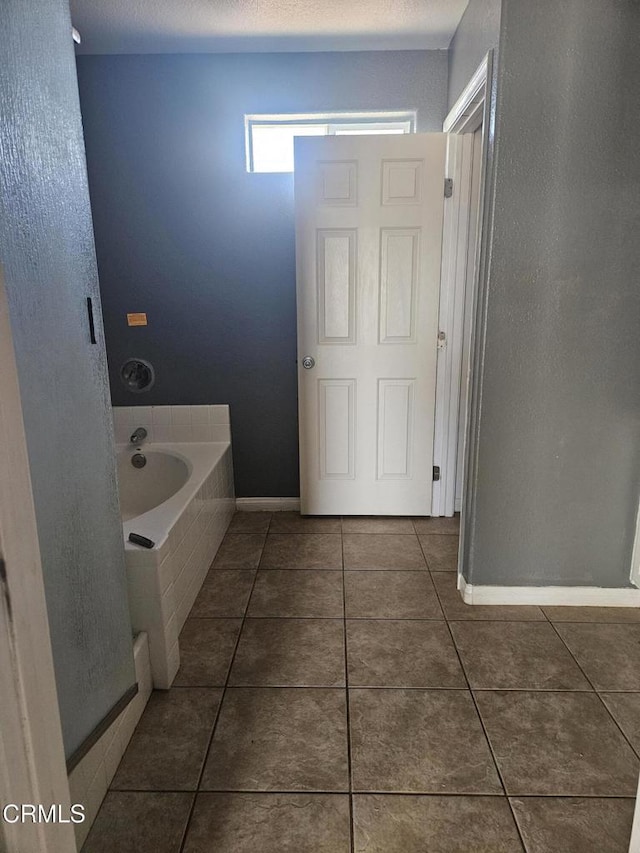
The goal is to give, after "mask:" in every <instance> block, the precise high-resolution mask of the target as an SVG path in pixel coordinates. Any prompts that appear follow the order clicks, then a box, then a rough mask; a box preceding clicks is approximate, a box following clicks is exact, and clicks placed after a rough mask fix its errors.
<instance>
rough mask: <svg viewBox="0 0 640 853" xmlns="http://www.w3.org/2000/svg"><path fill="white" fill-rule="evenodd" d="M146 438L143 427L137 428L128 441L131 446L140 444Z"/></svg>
mask: <svg viewBox="0 0 640 853" xmlns="http://www.w3.org/2000/svg"><path fill="white" fill-rule="evenodd" d="M146 437H147V431H146V429H145V428H144V427H138V428H137V429H136V430H134V432H133V433H132V435H131V438H130V439H129V441H130V442H131V444H142V442H143V441H144V440H145V438H146Z"/></svg>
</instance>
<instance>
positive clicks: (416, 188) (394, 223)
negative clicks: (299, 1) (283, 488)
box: [295, 133, 446, 515]
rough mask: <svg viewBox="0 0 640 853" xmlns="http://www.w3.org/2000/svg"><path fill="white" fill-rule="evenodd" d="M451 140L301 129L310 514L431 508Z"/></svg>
mask: <svg viewBox="0 0 640 853" xmlns="http://www.w3.org/2000/svg"><path fill="white" fill-rule="evenodd" d="M445 140H446V136H445V134H441V133H439V134H436V133H434V134H406V135H397V136H377V137H376V136H370V137H362V136H359V137H344V136H343V137H340V136H334V137H320V138H301V139H298V140H296V155H295V157H296V159H295V194H296V261H297V301H298V407H299V429H300V479H301V484H300V501H301V511H302V512H303V513H305V514H312V515H326V514H350V515H364V514H371V515H409V514H411V515H429V514H430V512H431V492H432V482H433V424H434V407H435V379H436V355H437V335H438V292H439V283H440V266H441V245H442V219H443V203H444V189H443V187H444V163H445ZM305 357H310V358H311V359H313V361H314V362H315V364H314V366H313V367H312V368H311V369H305V368H304V366H303V362H304V359H305Z"/></svg>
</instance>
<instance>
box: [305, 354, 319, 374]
mask: <svg viewBox="0 0 640 853" xmlns="http://www.w3.org/2000/svg"><path fill="white" fill-rule="evenodd" d="M302 366H303V367H304V369H305V370H311V368H312V367H315V366H316V360H315V358H312V357H311V356H310V355H305V357H304V358H303V359H302Z"/></svg>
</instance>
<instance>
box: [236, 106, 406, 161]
mask: <svg viewBox="0 0 640 853" xmlns="http://www.w3.org/2000/svg"><path fill="white" fill-rule="evenodd" d="M415 128H416V114H415V112H385V113H382V112H380V113H322V114H320V113H308V114H305V115H246V116H245V136H246V147H247V171H248V172H293V140H294V138H295V137H296V136H356V135H365V134H388V133H414V132H415Z"/></svg>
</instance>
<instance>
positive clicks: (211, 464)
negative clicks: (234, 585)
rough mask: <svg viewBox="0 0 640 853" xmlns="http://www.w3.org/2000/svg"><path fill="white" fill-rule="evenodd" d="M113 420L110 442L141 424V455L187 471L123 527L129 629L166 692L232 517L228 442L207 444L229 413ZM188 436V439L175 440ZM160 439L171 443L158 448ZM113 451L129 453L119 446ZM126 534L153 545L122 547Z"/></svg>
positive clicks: (139, 413) (131, 412) (216, 409)
mask: <svg viewBox="0 0 640 853" xmlns="http://www.w3.org/2000/svg"><path fill="white" fill-rule="evenodd" d="M223 420H226V423H222V421H223ZM187 421H188V423H187ZM216 421H217V423H216ZM114 422H115V425H116V438H120V437H122V436H123V435H126V439H127V441H128V438H129V436H130V435H131V433H132V432H133V430H134V429H135V428H136V427H139V426H144V427H145V429H147V430H148V432H149V437H148V439H147V440H146V441H145V443H144V446H143V448H142V449H143V452H144V450H148V451H154V452H167V453H171V454H174V455H177V456H179V457H181V458H183V459H184V460H185V461H186V462H187V464H188V465H189V467H190V471H191V473H190V477H189V480H188V481H187V483H186V485H185V486H183V487H182V488H181V489H180V490H179V491H178V492H176V494H175V495H173V496H172V497H171V498H169V499H168V500H167V501H165V502H164V503H162V504H160V505H159V506H158V507H155V508H154V509H152V510H150V511H149V512H146V513H144V514H142V515H139V516H137V517H135V518H132V519H130V520H128V521H127V522H125V523H124V525H123V528H124V537H125V556H126V564H127V579H128V587H129V606H130V610H131V622H132V627H133V630H134V631H146V632H147V634H148V636H149V651H150V656H151V672H152V676H153V685H154V687H156V688H161V689H166V688H168V687H169V686H170V685H171V683H172V681H173V679H174V677H175V675H176V673H177V671H178V667H179V665H180V649H179V643H178V635H179V633H180V631H181V629H182V626H183V624H184V621H185V619H186V617H187V614H188V613H189V611H190V609H191V607H192V606H193V603H194V601H195V599H196V596H197V595H198V592H199V590H200V587H201V586H202V582H203V580H204V578H205V575H206V573H207V571H208V569H209V566H210V565H211V562H212V561H213V559H214V557H215V555H216V552H217V550H218V548H219V546H220V543H221V542H222V539H223V537H224V534H225V531H226V529H227V527H228V526H229V522H230V521H231V518H232V516H233V512H234V507H235V499H234V486H233V465H232V458H231V444H230V443H229V441H228V440H220V441H212V440H211V439H210V436H213V435H220V436H222V435H226V436H228V435H229V408H228V406H153V407H151V406H149V407H144V406H138V407H131V408H125V409H118V408H116V409H114ZM161 428H162V429H161ZM165 428H166V429H168V430H169V432H168V433H167V432H164V431H163V430H164V429H165ZM159 430H160V431H159ZM187 430H189V433H188V434H189V435H190V436H191V439H190V440H186V441H184V440H183V441H182V442H178V441H177V438H178V437H180V436H182V437H183V438H184V436H185V435H187V432H186V431H187ZM165 435H169V438H170V439H171V438H172V437H173V440H172V441H169V442H168V443H164V444H162V443H157V442H158V437H159V436H165ZM118 449H119V452H129V451H128V449H127V447H125V446H123V445H122V444H121V445H119V448H118ZM129 449H130V446H129ZM130 532H135V533H140V534H142V535H143V536H147V537H148V538H150V539H152V540H153V541H154V542H155V543H156V544H155V547H154V548H152V549H145V548H141V547H139V546H137V545H133V544H131V543H130V542H128V541H126V540H127V539H128V536H129V533H130Z"/></svg>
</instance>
